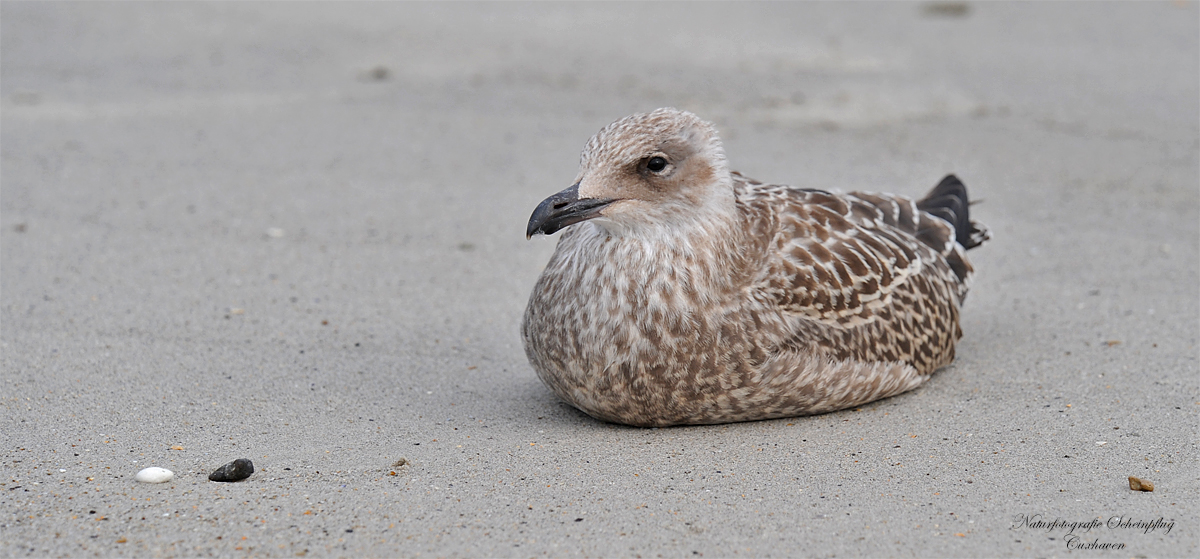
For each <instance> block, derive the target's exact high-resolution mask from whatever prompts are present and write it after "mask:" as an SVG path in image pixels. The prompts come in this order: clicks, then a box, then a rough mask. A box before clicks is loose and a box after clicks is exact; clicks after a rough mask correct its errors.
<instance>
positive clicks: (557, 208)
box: [554, 202, 567, 210]
mask: <svg viewBox="0 0 1200 559" xmlns="http://www.w3.org/2000/svg"><path fill="white" fill-rule="evenodd" d="M565 207H567V203H566V202H558V203H556V204H554V209H556V210H561V209H563V208H565Z"/></svg>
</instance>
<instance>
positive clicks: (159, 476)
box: [133, 467, 175, 483]
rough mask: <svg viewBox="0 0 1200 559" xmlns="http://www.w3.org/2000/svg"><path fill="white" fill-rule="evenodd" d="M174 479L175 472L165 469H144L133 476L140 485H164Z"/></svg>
mask: <svg viewBox="0 0 1200 559" xmlns="http://www.w3.org/2000/svg"><path fill="white" fill-rule="evenodd" d="M174 477H175V472H172V471H171V470H168V469H166V468H158V467H151V468H146V469H144V470H142V471H140V472H138V473H137V475H135V476H133V479H135V480H137V481H140V482H142V483H166V482H168V481H171V479H172V478H174Z"/></svg>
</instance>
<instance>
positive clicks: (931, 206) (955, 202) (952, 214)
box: [917, 175, 991, 249]
mask: <svg viewBox="0 0 1200 559" xmlns="http://www.w3.org/2000/svg"><path fill="white" fill-rule="evenodd" d="M970 206H971V202H970V199H968V198H967V186H966V185H964V184H963V182H962V181H961V180H959V179H958V177H956V176H954V175H946V178H944V179H942V182H939V183H938V185H937V186H935V187H933V190H930V191H929V194H926V195H925V197H924V198H922V199H921V200H918V201H917V209H919V210H921V211H923V212H926V213H929V214H932V215H935V216H937V217H939V218H941V219H943V220H945V221H946V222H947V223H949V224H950V225H953V226H954V238H955V240H956V241H958V244H960V245H962V246H963V248H967V249H971V248H975V247H977V246H979V245H981V244H983V242H984V241H986V240H988V239H989V238H991V233H989V232H988V229H987V227H984V226H983V225H982V224H980V223H977V222H974V221H971V215H970Z"/></svg>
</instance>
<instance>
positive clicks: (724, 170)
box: [525, 108, 733, 237]
mask: <svg viewBox="0 0 1200 559" xmlns="http://www.w3.org/2000/svg"><path fill="white" fill-rule="evenodd" d="M732 206H733V186H732V179H731V178H730V175H729V168H728V166H727V164H726V162H725V151H724V149H722V147H721V141H720V139H719V138H718V137H717V132H716V130H715V129H714V128H713V126H712V125H711V124H709V123H707V122H705V121H703V120H701V119H700V118H699V117H697V116H696V115H694V114H692V113H689V112H686V111H680V110H678V109H671V108H664V109H658V110H656V111H654V112H650V113H643V114H635V115H631V116H627V117H625V118H623V119H621V120H618V121H616V122H614V123H612V124H610V125H608V126H606V127H604V129H603V130H601V131H600V132H598V133H597V134H596V135H595V136H592V139H591V140H588V143H587V145H586V146H584V148H583V154H582V155H581V156H580V165H579V175H578V176H577V177H576V178H575V184H573V185H571V187H570V188H567V189H566V190H563V191H562V192H559V193H557V194H554V195H553V196H551V197H549V198H547V199H545V200H544V201H542V203H541V204H539V205H538V207H537V209H536V210H534V212H533V215H532V216H531V217H530V218H529V226H528V227H527V228H526V231H525V233H526V236H530V237H532V236H533V235H534V234H536V233H543V234H547V235H549V234H552V233H554V232H556V231H558V230H560V229H562V228H564V227H567V226H569V225H573V224H576V223H579V222H581V221H588V220H591V221H593V222H594V223H597V224H598V225H600V226H601V227H603V228H605V229H606V230H608V231H609V232H610V233H621V232H624V231H630V230H643V229H646V228H649V227H656V226H668V227H669V226H672V225H673V224H676V223H680V222H686V221H688V220H694V219H696V218H697V216H700V215H705V214H707V213H710V212H712V211H721V210H729V209H730V208H732Z"/></svg>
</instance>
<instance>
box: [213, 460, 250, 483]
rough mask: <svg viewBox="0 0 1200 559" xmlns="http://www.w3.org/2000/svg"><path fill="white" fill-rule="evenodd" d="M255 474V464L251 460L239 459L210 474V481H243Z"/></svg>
mask: <svg viewBox="0 0 1200 559" xmlns="http://www.w3.org/2000/svg"><path fill="white" fill-rule="evenodd" d="M252 473H254V462H251V461H250V459H249V458H238V459H237V460H234V461H233V462H230V463H228V464H225V465H224V466H221V467H220V468H217V471H215V472H213V473H211V474H208V479H209V481H242V480H243V479H246V478H248V477H250V474H252Z"/></svg>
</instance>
